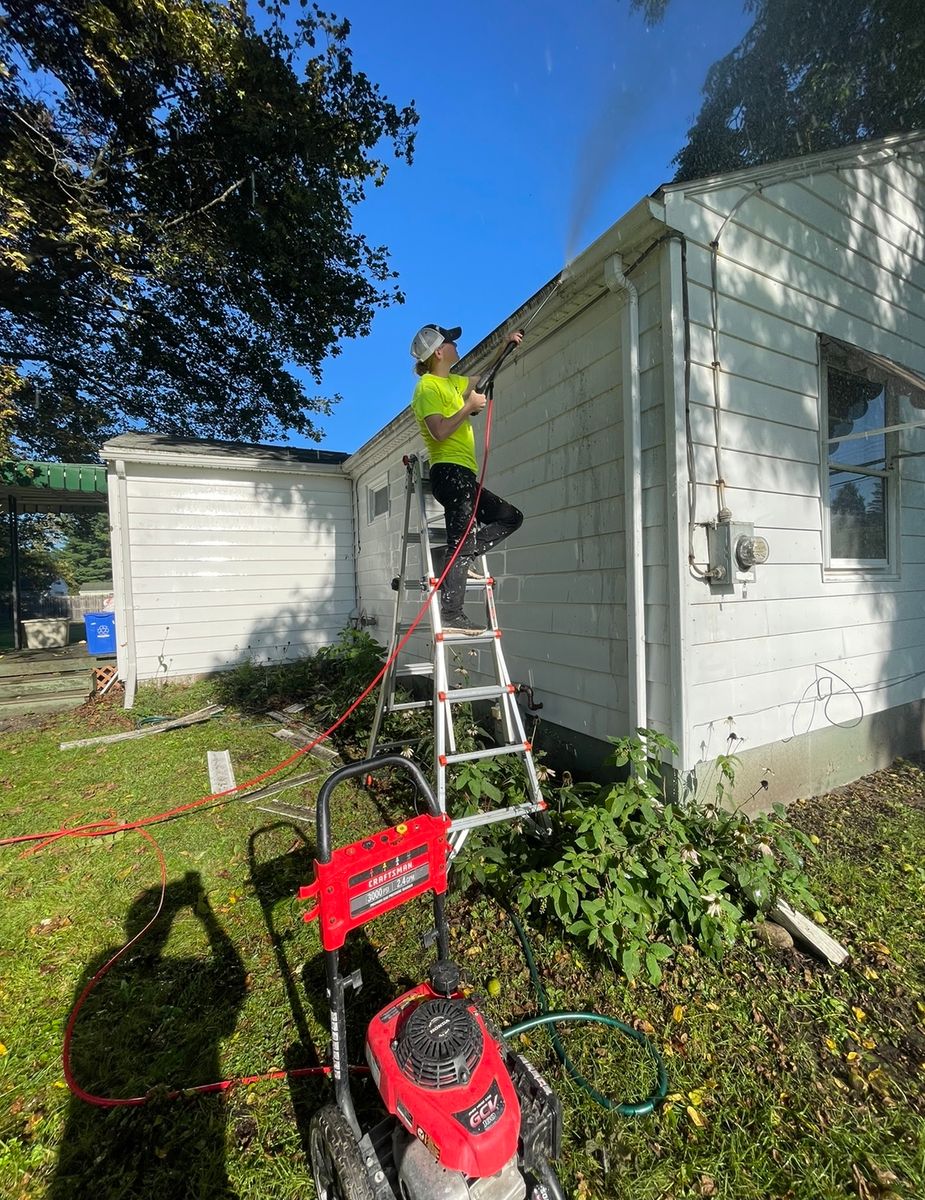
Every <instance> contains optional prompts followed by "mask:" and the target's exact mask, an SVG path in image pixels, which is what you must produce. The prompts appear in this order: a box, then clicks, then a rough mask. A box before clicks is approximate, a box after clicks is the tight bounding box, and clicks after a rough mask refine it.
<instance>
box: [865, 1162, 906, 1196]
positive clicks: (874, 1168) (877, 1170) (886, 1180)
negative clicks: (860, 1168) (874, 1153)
mask: <svg viewBox="0 0 925 1200" xmlns="http://www.w3.org/2000/svg"><path fill="white" fill-rule="evenodd" d="M864 1157H865V1159H866V1160H867V1166H868V1167H869V1168H870V1171H871V1173H872V1174H873V1176H874V1178H875V1179H876V1181H877V1187H878V1188H880V1189H881V1190H882V1191H884V1192H885V1191H887V1190H888V1189H889V1188H891V1187H892V1186H893V1184H894V1183H899V1179H898V1178H897V1176H895V1175H894V1174H893V1172H892V1171H891V1170H889V1168H887V1167H881V1166H880V1165H879V1164H878V1163H875V1162H874V1160H873V1159H872V1158H871V1156H870V1155H869V1154H865V1155H864Z"/></svg>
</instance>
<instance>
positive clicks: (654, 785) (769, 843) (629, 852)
mask: <svg viewBox="0 0 925 1200" xmlns="http://www.w3.org/2000/svg"><path fill="white" fill-rule="evenodd" d="M614 747H615V748H614V753H613V754H612V755H611V757H610V759H609V760H608V761H609V762H610V763H611V764H613V765H615V766H628V767H629V769H630V770H629V775H628V777H627V779H626V780H625V781H623V782H621V783H615V784H612V785H610V786H607V787H603V788H602V787H600V786H599V785H597V784H584V785H581V784H579V785H577V786H571V787H567V788H563V789H561V790H560V792H559V796H558V803H557V808H558V813H557V816H556V819H555V829H554V833H553V837H552V839H551V842H552V846H551V847H550V848H549V849H546V850H542V849H540V850H537V849H536V848H534V849H533V850H532V851H531V852H529V853H525V852H524V847H523V844H522V845H521V846H520V847H519V848H516V847H515V846H514V845H513V844H512V839H511V836H510V832H509V831H499V832H498V834H497V835H495V834H494V833H493V831H489V833H488V836H489V837H491V838H492V839H493V840H492V842H491V843H489V844H488V845H485V846H483V847H481V848H479V850H478V851H476V852H475V853H474V855H473V857H474V858H475V859H476V860H477V861H476V862H475V863H474V864H470V866H469V868H468V874H469V876H470V877H472V878H476V879H479V878H480V881H483V882H486V883H491V884H494V885H496V886H499V887H500V888H502V889H503V891H504V892H505V893H506V894H508V895H516V896H517V899H518V902H519V903H520V905H521V906H522V907H524V908H525V909H528V908H531V907H532V908H533V909H534V910H538V911H540V912H544V913H546V914H548V915H551V916H552V917H553V918H554V919H555V920H556V921H558V922H559V923H561V925H562V926H563V927H564V930H565V931H566V932H567V933H568V934H569V935H570V936H571V937H572V938H577V939H579V940H580V941H581V942H583V943H585V944H586V945H587V946H588V947H589V948H590V949H592V950H596V951H600V952H603V953H605V954H607V955H609V956H611V957H613V958H614V959H615V960H616V961H618V962H619V964H620V965H621V967H622V969H623V971H624V973H625V974H626V975H627V977H628V978H630V979H633V978H634V977H635V976H637V975H639V974H640V973H641V972H644V973H645V974H646V976H647V977H648V978H649V980H650V981H651V982H652V983H658V982H659V981H660V979H661V974H662V971H661V964H662V963H663V962H664V961H665V960H666V959H667V958H669V957H670V955H671V953H672V950H673V948H674V947H676V946H680V945H682V944H684V943H688V942H692V943H693V944H694V945H696V946H697V947H698V948H699V949H700V950H701V951H702V952H703V953H705V954H706V955H708V956H709V957H711V958H718V957H719V956H720V955H721V954H722V951H723V948H724V946H725V945H727V944H729V943H731V942H733V941H734V940H735V938H736V937H737V936H738V933H739V930H740V928H741V922H742V918H743V916H744V915H746V914H748V915H754V914H755V913H756V912H758V911H761V910H764V909H766V908H768V907H769V906H770V905H771V904H772V903H773V901H774V899H775V897H776V896H777V895H778V894H784V895H786V896H788V897H789V898H791V899H793V900H795V901H796V902H798V903H802V904H805V905H807V906H809V907H811V908H816V907H817V905H816V902H815V900H814V899H813V897H812V896H811V895H810V893H809V890H808V881H807V878H806V875H805V873H804V871H803V860H802V858H801V857H800V855H799V854H798V852H797V850H796V848H795V845H794V843H795V842H796V841H799V842H800V843H801V844H803V845H805V846H806V847H807V848H808V849H810V850H811V849H812V845H811V843H810V842H809V840H808V839H807V838H806V837H805V836H804V835H803V834H802V833H800V832H799V831H798V830H790V829H789V828H788V827H787V826H786V824H785V822H784V821H783V810H782V809H779V810H778V811H776V813H775V814H774V815H771V816H760V817H755V818H748V817H746V816H744V815H742V814H741V813H739V812H738V811H731V812H730V811H728V810H727V809H725V808H723V807H722V800H723V798H724V794H725V788H726V786H727V785H731V783H732V782H733V780H734V774H735V765H736V760H735V759H734V758H732V757H725V758H722V759H720V760H719V761H718V764H717V765H718V767H719V780H720V783H719V785H718V787H717V795H716V800H715V802H713V803H702V802H700V801H697V800H696V799H694V798H689V799H687V800H684V801H682V802H679V803H669V802H668V801H667V799H666V796H665V792H664V787H663V780H662V771H661V760H662V754H663V753H664V752H665V751H673V750H674V746H673V745H672V743H671V742H670V741H669V740H668V739H667V738H665V737H663V736H662V735H660V734H657V733H653V732H652V731H649V730H645V731H640V733H639V735H638V736H636V737H632V738H621V739H615V740H614ZM511 852H513V853H511Z"/></svg>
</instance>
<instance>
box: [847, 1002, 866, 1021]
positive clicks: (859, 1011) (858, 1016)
mask: <svg viewBox="0 0 925 1200" xmlns="http://www.w3.org/2000/svg"><path fill="white" fill-rule="evenodd" d="M851 1011H852V1012H853V1013H854V1019H855V1020H856V1021H866V1020H867V1013H866V1012H865V1011H864V1009H863V1008H857V1007H856V1006H855V1005H853V1004H852V1006H851Z"/></svg>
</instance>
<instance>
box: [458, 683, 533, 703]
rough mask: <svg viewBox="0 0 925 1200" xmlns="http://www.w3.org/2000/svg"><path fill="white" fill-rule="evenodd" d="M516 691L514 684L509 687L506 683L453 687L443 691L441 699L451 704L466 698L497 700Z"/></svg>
mask: <svg viewBox="0 0 925 1200" xmlns="http://www.w3.org/2000/svg"><path fill="white" fill-rule="evenodd" d="M515 691H516V688H515V687H514V686H513V684H512V685H511V686H510V687H508V686H507V685H506V684H504V683H493V684H491V685H489V686H487V687H461V688H451V689H450V690H449V691H448V692H441V693H440V699H441V700H446V701H448V703H450V704H459V703H461V702H462V701H464V700H497V699H498V697H499V696H503V695H505V693H511V694H512V693H513V692H515Z"/></svg>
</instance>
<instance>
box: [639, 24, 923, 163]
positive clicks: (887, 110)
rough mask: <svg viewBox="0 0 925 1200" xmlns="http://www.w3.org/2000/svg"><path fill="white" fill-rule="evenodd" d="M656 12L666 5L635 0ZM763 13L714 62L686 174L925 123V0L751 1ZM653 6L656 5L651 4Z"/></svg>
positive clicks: (686, 156)
mask: <svg viewBox="0 0 925 1200" xmlns="http://www.w3.org/2000/svg"><path fill="white" fill-rule="evenodd" d="M635 3H636V6H637V7H645V8H646V10H647V15H650V16H654V17H657V16H659V15H660V13H659V11H658V10H659V9H663V8H664V7H665V4H664V3H662V2H661V0H658V2H657V3H650V2H649V0H635ZM745 7H746V8H747V9H750V10H751V11H753V12H754V14H755V22H754V24H753V25H752V27H751V28H750V29H749V31H748V33H747V34H746V35H745V37H744V38H743V39H742V41H741V43H740V44H739V45H738V46H737V47H736V48H735V49H734V50H733V51H732V52H731V53H730V54H728V55H727V56H726V57H725V58H723V59H720V61H719V62H717V63H714V65H713V66H712V67H711V68H710V71H709V73H708V75H707V79H706V83H705V85H704V101H703V106H702V107H701V110H700V112H699V114H698V116H697V119H696V121H695V123H694V125H693V127H692V128H691V130H690V132H689V134H688V142H687V145H686V146H684V148H683V149H682V150H681V151H680V152H679V154H678V155H677V157H676V158H675V160H674V161H675V162H676V163H677V166H678V171H677V176H676V178H677V179H695V178H698V177H702V176H704V175H711V174H714V173H716V172H719V171H730V170H736V169H737V168H740V167H749V166H757V165H759V164H761V163H766V162H774V161H776V160H779V159H784V158H791V157H796V156H799V155H802V154H812V153H816V152H818V151H823V150H830V149H833V148H835V147H838V146H844V145H849V144H851V143H852V142H857V141H861V140H863V139H866V138H877V137H883V136H885V135H887V134H891V133H900V132H904V131H911V130H914V129H920V128H921V127H922V126H923V125H925V86H923V79H925V76H923V73H922V61H923V56H925V21H923V19H922V5H921V0H880V3H878V4H871V3H870V2H869V0H816V3H814V4H806V3H803V2H802V0H746V4H745ZM650 10H652V11H650Z"/></svg>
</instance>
